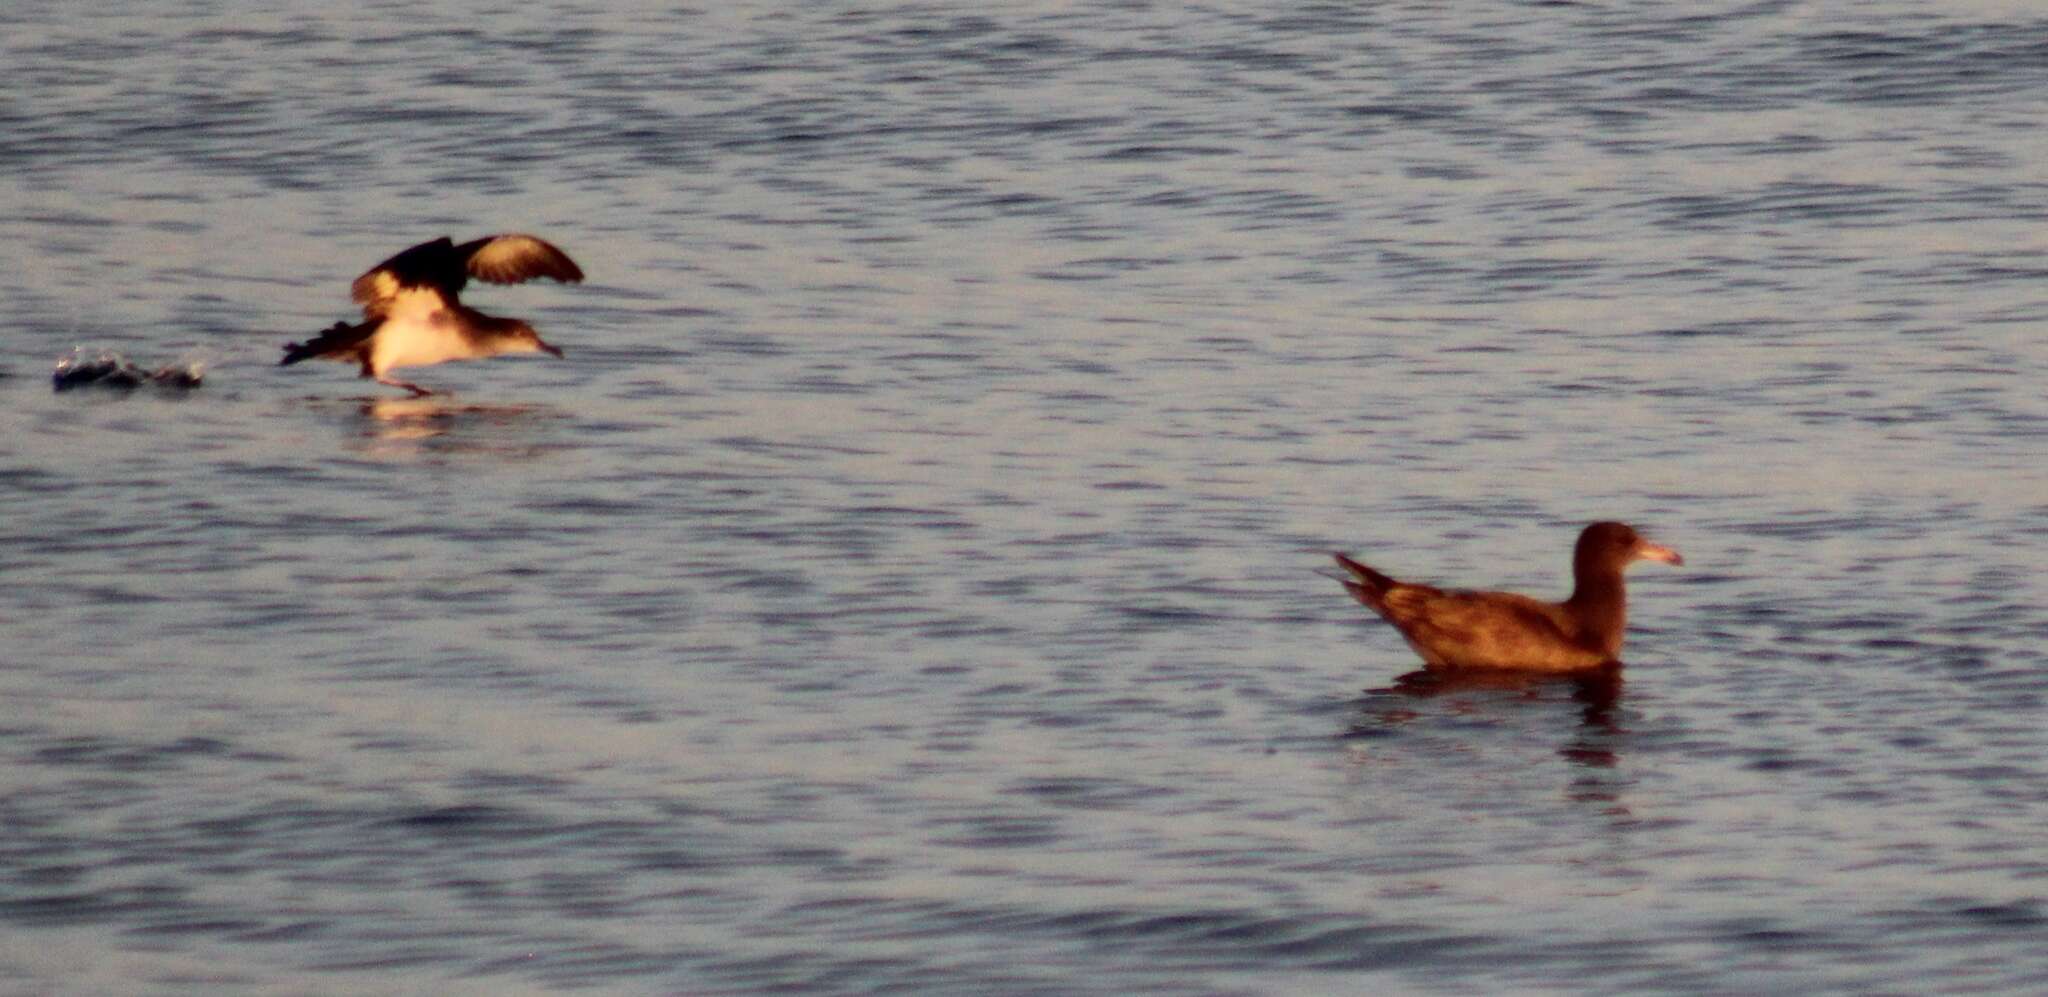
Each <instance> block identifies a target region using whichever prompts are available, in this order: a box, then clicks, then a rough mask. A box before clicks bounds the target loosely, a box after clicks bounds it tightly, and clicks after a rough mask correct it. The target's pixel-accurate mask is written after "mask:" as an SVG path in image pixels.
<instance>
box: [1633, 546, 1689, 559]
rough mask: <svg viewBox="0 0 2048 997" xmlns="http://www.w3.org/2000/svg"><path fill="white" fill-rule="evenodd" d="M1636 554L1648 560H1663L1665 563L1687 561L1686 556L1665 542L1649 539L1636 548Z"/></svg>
mask: <svg viewBox="0 0 2048 997" xmlns="http://www.w3.org/2000/svg"><path fill="white" fill-rule="evenodd" d="M1636 556H1637V557H1640V558H1642V559H1643V560H1646V561H1662V562H1664V563H1665V564H1684V563H1685V558H1683V557H1680V556H1678V552H1677V551H1675V550H1672V549H1671V548H1669V547H1666V546H1664V545H1663V544H1653V543H1651V542H1649V541H1648V540H1645V541H1643V545H1642V546H1640V547H1637V548H1636Z"/></svg>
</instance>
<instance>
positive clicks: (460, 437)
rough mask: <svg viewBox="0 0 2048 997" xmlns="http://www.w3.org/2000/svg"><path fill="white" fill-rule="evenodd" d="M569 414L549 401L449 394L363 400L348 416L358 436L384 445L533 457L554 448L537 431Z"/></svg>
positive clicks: (377, 447)
mask: <svg viewBox="0 0 2048 997" xmlns="http://www.w3.org/2000/svg"><path fill="white" fill-rule="evenodd" d="M563 418H565V415H564V413H562V412H561V411H559V410H557V409H554V408H552V407H550V406H546V405H534V404H523V405H503V404H477V403H471V402H461V401H457V400H455V399H453V398H451V397H448V396H446V395H429V396H425V397H418V398H369V399H363V400H361V401H360V403H359V404H358V405H356V407H355V410H354V412H353V414H352V417H351V419H350V420H349V421H350V422H351V423H353V424H354V429H355V435H357V436H359V437H361V438H362V439H364V440H367V441H370V442H371V443H372V444H375V445H377V446H376V447H374V449H384V448H385V446H386V445H399V446H401V447H402V446H406V445H413V446H421V445H428V446H431V448H432V449H433V450H434V451H436V452H474V453H482V454H494V455H500V456H530V455H532V454H535V453H537V452H540V451H542V450H545V449H551V448H550V447H548V446H546V445H545V444H543V443H542V442H541V441H539V440H537V439H536V438H535V437H534V434H535V432H536V430H537V429H538V428H539V427H541V426H544V425H546V424H549V423H553V422H557V421H560V420H561V419H563Z"/></svg>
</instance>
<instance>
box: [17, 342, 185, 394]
mask: <svg viewBox="0 0 2048 997" xmlns="http://www.w3.org/2000/svg"><path fill="white" fill-rule="evenodd" d="M205 376H206V365H205V364H204V363H202V362H200V361H198V360H189V361H183V362H179V363H169V364H165V365H163V366H162V367H158V368H156V369H155V370H145V369H143V368H141V367H138V366H136V365H135V363H134V362H132V361H130V360H129V359H128V358H126V357H124V356H122V355H120V354H119V353H116V352H114V351H112V350H104V349H103V350H99V351H97V352H96V353H93V354H90V355H88V354H87V353H86V352H85V350H84V348H83V347H78V348H74V349H72V351H71V353H70V354H69V355H67V356H64V357H61V358H59V359H58V360H57V369H56V370H55V371H53V372H51V374H50V383H51V385H52V386H53V387H54V388H55V390H58V391H70V390H72V389H73V388H114V389H117V390H121V391H131V390H133V389H135V388H139V387H141V386H143V385H145V384H151V385H155V386H157V387H159V388H166V389H172V390H179V391H183V390H186V389H189V388H196V387H199V383H200V381H201V380H202V379H203V378H204V377H205Z"/></svg>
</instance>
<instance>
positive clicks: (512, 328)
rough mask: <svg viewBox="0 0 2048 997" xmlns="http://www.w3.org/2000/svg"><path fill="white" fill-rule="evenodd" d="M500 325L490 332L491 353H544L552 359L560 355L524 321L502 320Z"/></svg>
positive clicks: (557, 348)
mask: <svg viewBox="0 0 2048 997" xmlns="http://www.w3.org/2000/svg"><path fill="white" fill-rule="evenodd" d="M500 323H501V324H499V325H498V327H497V328H496V329H493V330H492V334H491V340H490V343H491V352H493V353H545V354H547V355H549V356H554V357H559V356H561V355H562V351H561V349H560V348H559V347H556V346H554V345H552V344H550V343H548V342H547V341H546V340H544V339H542V338H540V333H538V332H535V331H534V330H533V326H530V325H528V324H526V323H525V322H524V321H521V320H519V319H516V318H511V319H502V320H500Z"/></svg>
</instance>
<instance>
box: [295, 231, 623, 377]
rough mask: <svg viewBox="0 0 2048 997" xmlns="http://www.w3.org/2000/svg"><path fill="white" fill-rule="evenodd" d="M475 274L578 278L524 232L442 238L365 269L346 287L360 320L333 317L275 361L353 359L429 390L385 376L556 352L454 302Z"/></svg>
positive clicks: (511, 321)
mask: <svg viewBox="0 0 2048 997" xmlns="http://www.w3.org/2000/svg"><path fill="white" fill-rule="evenodd" d="M471 277H475V278H476V279H478V280H481V281H488V282H489V283H492V284H518V283H521V282H523V281H529V280H532V279H534V278H535V277H552V278H554V279H556V280H559V281H562V282H564V283H575V282H577V281H580V280H582V279H583V271H582V270H581V269H580V268H578V267H577V266H576V262H575V261H574V260H571V259H570V258H569V257H568V254H566V253H564V252H562V251H561V250H559V249H556V248H555V247H554V246H551V245H549V244H548V243H546V242H544V241H542V240H540V239H537V238H535V237H533V236H530V235H517V234H508V235H492V236H485V237H484V238H482V239H478V240H476V241H474V242H465V243H463V244H462V245H459V246H458V245H456V244H455V243H454V242H452V241H450V240H449V239H448V237H446V236H442V237H441V238H439V239H435V240H434V241H432V242H423V243H420V244H419V245H417V246H414V247H412V248H411V249H408V250H406V251H405V252H402V253H399V254H398V255H397V256H393V257H392V258H390V259H388V260H385V261H384V262H382V263H379V264H377V265H376V266H374V267H371V268H370V270H369V272H367V273H365V274H363V275H362V276H361V277H357V278H356V281H355V284H353V285H352V286H351V288H350V290H351V292H352V294H353V295H354V297H355V300H356V302H357V303H358V304H360V305H362V306H363V321H362V322H360V323H358V324H355V325H350V324H349V323H347V322H336V323H334V325H333V326H332V327H330V328H328V329H327V330H326V331H324V332H322V333H320V335H318V336H316V337H314V338H313V339H310V340H307V341H306V342H304V343H287V344H285V348H284V359H283V360H280V361H278V363H279V365H280V366H284V365H289V364H295V363H298V362H299V361H301V360H305V359H308V358H318V359H323V360H340V361H345V362H346V361H353V362H355V363H358V364H360V365H362V373H361V376H363V377H370V378H375V379H376V380H377V383H379V384H388V385H391V386H392V387H394V388H404V389H405V390H407V391H410V392H412V393H413V394H414V395H429V394H433V392H431V391H428V390H427V389H425V388H422V387H420V386H419V385H417V384H408V383H406V382H405V381H400V380H398V379H396V378H393V377H391V376H390V372H391V371H392V370H393V369H395V368H399V367H424V366H427V365H429V364H437V363H443V362H445V361H449V360H480V359H483V358H485V357H494V356H497V355H498V354H500V353H549V354H553V355H554V356H558V357H559V356H561V355H562V351H561V350H558V349H556V348H555V347H553V346H550V345H548V344H547V343H546V342H543V341H542V340H541V338H540V334H539V333H536V332H534V331H533V326H531V325H528V324H526V322H524V321H523V320H520V319H516V318H495V317H493V316H490V315H485V314H484V313H482V312H480V311H477V310H476V309H474V308H471V307H469V306H467V305H464V304H462V303H461V302H460V301H458V300H457V299H456V295H457V294H458V293H460V292H461V290H462V286H463V285H464V284H467V283H468V282H469V278H471Z"/></svg>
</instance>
